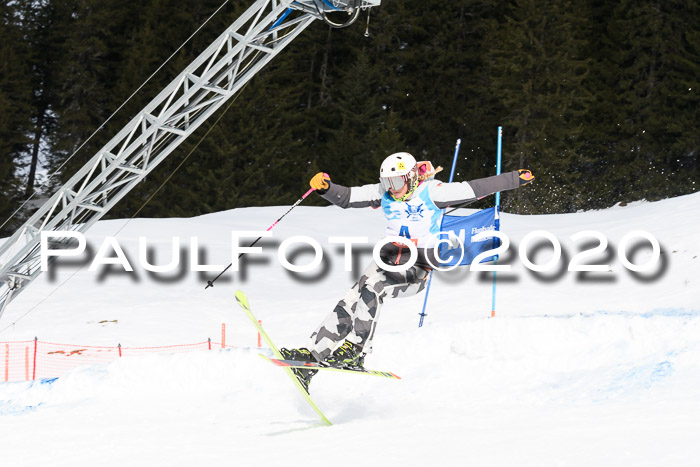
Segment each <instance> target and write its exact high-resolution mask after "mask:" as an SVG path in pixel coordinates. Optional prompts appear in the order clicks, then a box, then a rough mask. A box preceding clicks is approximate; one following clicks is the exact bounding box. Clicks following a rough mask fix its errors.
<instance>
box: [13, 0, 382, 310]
mask: <svg viewBox="0 0 700 467" xmlns="http://www.w3.org/2000/svg"><path fill="white" fill-rule="evenodd" d="M380 3H381V0H296V1H292V0H257V1H256V2H255V3H254V4H253V5H252V6H251V7H250V8H248V10H246V11H245V13H243V15H242V16H241V17H240V18H238V19H237V20H236V21H235V22H234V23H233V24H232V25H231V26H229V28H228V29H226V31H224V32H223V33H222V34H221V35H220V36H219V37H218V38H217V39H216V40H215V41H214V42H213V43H212V44H211V45H210V46H209V47H208V48H207V49H206V50H205V51H204V52H203V53H202V54H201V55H200V56H199V57H197V58H196V59H195V60H194V61H193V62H192V63H191V64H190V65H189V66H188V67H187V68H186V69H185V70H184V71H183V72H182V73H180V75H179V76H178V77H177V78H175V79H174V80H173V81H172V82H171V83H170V84H169V85H168V86H167V87H166V88H165V89H163V90H162V91H161V92H160V94H158V96H156V97H155V99H153V100H152V101H151V102H150V103H149V104H148V105H147V106H146V107H145V108H144V109H143V110H141V112H140V113H139V114H138V115H136V116H135V117H134V118H133V119H132V120H131V121H130V122H129V123H128V124H127V125H126V126H125V127H124V128H123V129H122V130H121V131H120V132H119V133H118V134H117V135H116V136H115V137H114V138H112V139H111V140H110V141H109V142H108V143H107V144H106V145H105V146H104V147H103V148H102V149H100V150H99V151H98V152H97V153H96V154H95V155H94V156H93V157H92V158H91V159H90V161H89V162H88V163H87V164H86V165H85V166H83V167H82V168H81V169H80V170H79V171H78V172H77V173H76V174H75V175H74V176H73V177H72V178H71V179H70V180H69V181H68V182H67V183H66V184H65V185H63V186H62V187H61V188H60V189H59V190H58V191H57V192H56V193H55V194H54V195H53V196H52V197H51V198H50V199H49V200H48V201H47V202H46V203H45V204H44V205H43V206H42V207H41V208H40V209H39V210H38V211H37V212H36V213H35V214H34V215H33V216H32V217H31V218H30V219H29V220H27V222H26V223H25V224H24V225H23V226H22V227H21V228H20V229H19V230H18V231H17V232H16V233H15V234H14V235H13V236H12V237H10V238H9V239H7V241H5V242H4V243H3V244H2V246H0V265H1V266H0V317H2V313H3V311H4V310H5V307H6V306H7V304H8V303H9V302H10V301H11V300H12V299H13V298H14V297H16V296H17V295H18V294H19V293H20V292H21V291H23V290H24V289H25V288H26V287H27V286H28V285H29V284H30V283H31V282H32V281H33V280H34V279H35V278H36V277H37V276H38V275H39V274H40V273H41V268H40V265H41V251H40V239H41V232H44V231H77V232H85V231H86V230H88V229H89V228H90V227H91V226H92V225H93V224H94V223H95V222H97V221H98V220H99V219H100V218H102V216H104V215H105V214H106V213H107V212H108V211H109V210H110V209H111V208H112V207H113V206H114V205H115V204H116V203H117V202H119V200H120V199H122V198H123V197H124V196H125V195H126V194H127V193H129V191H131V189H132V188H134V187H135V186H136V185H137V184H138V183H139V182H141V181H142V180H143V179H144V178H145V177H146V176H147V175H148V174H149V173H150V172H151V171H152V170H153V169H155V168H156V166H158V164H160V163H161V162H162V161H163V159H165V158H166V157H168V155H170V154H171V153H172V152H173V150H175V148H177V147H178V146H179V145H180V143H182V142H183V141H184V140H185V139H186V138H187V137H188V136H189V135H191V134H192V133H193V132H194V131H195V130H196V129H197V128H198V127H199V126H200V125H201V124H202V123H204V121H205V120H207V119H208V118H209V117H210V116H211V115H212V114H213V113H214V112H216V111H217V110H218V109H219V108H220V107H221V106H222V105H223V104H224V103H225V102H227V101H228V100H229V99H230V98H231V97H232V96H234V95H235V94H236V93H237V92H238V91H240V90H241V88H242V87H243V86H244V85H245V83H247V82H248V81H249V80H250V79H251V78H252V77H253V76H255V74H256V73H258V71H260V69H261V68H262V67H263V66H265V65H266V64H267V63H268V62H269V61H270V60H272V58H273V57H275V56H276V55H277V54H278V53H279V52H280V51H281V50H282V49H284V48H285V47H286V46H287V44H289V43H290V42H291V41H293V40H294V39H295V38H296V37H297V36H298V35H299V34H300V33H301V32H302V31H303V30H304V29H306V27H307V26H309V24H311V23H312V22H313V21H314V20H316V19H322V20H324V21H326V22H328V23H329V24H331V25H332V26H335V27H337V26H339V25H336V24H333V23H331V22H330V20H329V19H328V13H330V12H338V11H346V12H347V13H348V14H349V15H350V17H354V18H356V17H357V14H359V11H360V10H361V9H365V8H370V7H373V6H377V5H379V4H380ZM336 14H337V15H342V13H336ZM353 21H354V19H353ZM350 22H351V21H348V22H347V23H346V24H349V23H350ZM69 240H70V238H67V237H66V238H63V239H62V238H60V237H59V238H55V243H56V244H58V245H54V246H53V248H55V247H56V246H60V244H67V243H68V242H69Z"/></svg>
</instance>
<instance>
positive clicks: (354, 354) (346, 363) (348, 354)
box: [323, 341, 365, 369]
mask: <svg viewBox="0 0 700 467" xmlns="http://www.w3.org/2000/svg"><path fill="white" fill-rule="evenodd" d="M323 363H324V364H327V365H328V366H334V367H338V368H348V369H360V368H362V366H363V365H364V363H365V354H363V353H362V347H360V346H359V345H357V344H353V343H352V342H350V341H345V342H343V345H341V346H340V347H338V348H337V349H335V351H334V352H333V353H332V354H331V355H330V356H329V357H328V358H326V359H325V360H324V361H323Z"/></svg>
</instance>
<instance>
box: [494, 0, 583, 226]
mask: <svg viewBox="0 0 700 467" xmlns="http://www.w3.org/2000/svg"><path fill="white" fill-rule="evenodd" d="M584 4H585V2H582V1H577V0H550V1H546V2H544V3H542V2H536V1H534V0H514V2H513V4H512V6H511V7H510V10H509V12H508V15H507V17H506V20H505V22H504V23H503V24H497V25H496V24H494V31H493V32H492V36H491V37H490V38H489V42H490V43H492V44H493V45H492V46H491V48H490V54H491V56H492V60H493V63H492V71H491V75H492V76H491V93H492V94H493V95H495V96H498V98H499V100H500V102H501V104H502V106H503V109H504V118H503V121H504V125H505V128H506V133H505V135H504V139H505V145H504V170H512V169H516V168H530V169H532V170H533V172H534V173H535V176H536V177H537V184H533V186H532V189H528V190H523V191H518V192H516V194H514V195H510V194H509V195H507V196H504V208H505V209H515V210H517V211H518V212H523V213H528V212H529V213H533V212H547V211H549V210H550V209H551V210H552V212H561V211H570V210H572V209H576V208H577V207H578V206H580V205H581V204H582V203H583V202H585V201H584V200H582V199H581V198H583V197H584V196H585V195H586V192H585V184H583V183H581V182H582V179H581V175H582V172H581V170H580V169H581V165H582V163H583V162H585V155H584V154H582V153H581V151H580V149H581V147H582V146H583V141H582V139H581V138H580V133H581V130H582V126H583V125H582V116H583V115H585V113H586V110H587V107H588V105H589V102H590V101H591V95H590V93H589V92H588V90H587V89H586V88H585V87H583V86H582V83H583V82H584V79H585V77H586V75H587V73H588V70H589V60H588V59H587V58H586V57H585V56H583V55H582V51H583V50H584V46H585V35H586V28H587V16H586V9H585V5H584ZM543 12H546V14H543Z"/></svg>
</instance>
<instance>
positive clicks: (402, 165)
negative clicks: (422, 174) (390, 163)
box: [396, 162, 406, 170]
mask: <svg viewBox="0 0 700 467" xmlns="http://www.w3.org/2000/svg"><path fill="white" fill-rule="evenodd" d="M396 168H397V169H399V170H406V165H405V164H404V163H403V162H397V163H396Z"/></svg>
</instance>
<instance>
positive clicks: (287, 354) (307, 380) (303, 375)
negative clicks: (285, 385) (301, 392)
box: [280, 347, 318, 393]
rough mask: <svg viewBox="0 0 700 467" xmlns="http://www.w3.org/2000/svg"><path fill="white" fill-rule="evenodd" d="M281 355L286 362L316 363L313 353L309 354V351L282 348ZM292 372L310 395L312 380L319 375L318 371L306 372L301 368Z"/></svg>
mask: <svg viewBox="0 0 700 467" xmlns="http://www.w3.org/2000/svg"><path fill="white" fill-rule="evenodd" d="M280 353H281V354H282V358H283V359H285V360H295V361H297V362H314V363H315V362H316V359H315V358H314V357H313V355H311V352H309V350H308V349H304V348H301V349H285V348H284V347H282V348H281V349H280ZM291 370H292V372H293V373H294V374H295V375H296V377H297V379H299V382H300V383H301V385H302V386H304V389H305V390H306V392H307V393H308V392H309V384H311V378H313V377H314V375H315V374H316V373H318V370H305V369H301V368H292V369H291Z"/></svg>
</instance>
